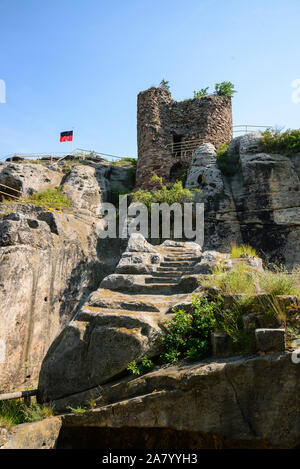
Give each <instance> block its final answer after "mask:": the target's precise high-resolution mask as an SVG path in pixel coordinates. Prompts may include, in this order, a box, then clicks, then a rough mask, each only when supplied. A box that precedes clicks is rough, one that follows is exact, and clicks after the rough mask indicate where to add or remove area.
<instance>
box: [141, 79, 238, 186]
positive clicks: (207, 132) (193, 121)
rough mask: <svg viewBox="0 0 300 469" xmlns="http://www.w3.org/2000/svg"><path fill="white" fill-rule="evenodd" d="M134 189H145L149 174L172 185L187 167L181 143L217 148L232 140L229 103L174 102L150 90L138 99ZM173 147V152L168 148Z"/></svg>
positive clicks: (209, 98) (161, 90) (219, 100)
mask: <svg viewBox="0 0 300 469" xmlns="http://www.w3.org/2000/svg"><path fill="white" fill-rule="evenodd" d="M137 125H138V129H137V130H138V165H137V174H136V185H137V187H139V188H140V187H143V188H147V187H149V180H150V178H151V175H153V173H156V174H157V175H159V176H161V177H163V179H164V181H165V182H172V181H174V180H175V179H176V178H178V176H180V174H181V173H183V171H184V169H185V168H186V167H187V166H188V165H189V164H190V163H191V159H192V152H188V151H187V152H185V151H184V150H183V149H184V148H185V142H187V141H191V140H197V142H198V145H199V144H200V143H204V142H205V143H212V144H213V145H215V146H216V147H219V146H220V145H222V144H223V143H225V142H228V141H230V140H231V138H232V109H231V99H230V98H229V97H226V96H207V97H204V98H201V99H188V100H185V101H182V102H176V101H174V100H173V99H172V97H171V93H170V92H169V91H168V90H167V89H164V88H150V89H148V90H146V91H142V92H141V93H139V95H138V123H137ZM178 140H179V141H180V142H179V143H177V147H176V150H177V151H176V152H174V151H173V152H172V144H173V143H174V141H175V143H176V141H178Z"/></svg>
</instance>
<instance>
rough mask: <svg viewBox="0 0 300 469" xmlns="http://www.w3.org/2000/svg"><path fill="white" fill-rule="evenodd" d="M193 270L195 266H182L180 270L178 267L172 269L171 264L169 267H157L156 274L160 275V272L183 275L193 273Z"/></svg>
mask: <svg viewBox="0 0 300 469" xmlns="http://www.w3.org/2000/svg"><path fill="white" fill-rule="evenodd" d="M193 268H194V266H191V267H189V266H180V268H179V267H178V266H176V267H172V266H171V267H170V266H169V264H168V267H161V266H159V267H157V271H156V273H159V272H170V273H171V272H172V273H173V272H178V273H180V274H183V273H185V272H186V273H189V272H191V271H192V270H193Z"/></svg>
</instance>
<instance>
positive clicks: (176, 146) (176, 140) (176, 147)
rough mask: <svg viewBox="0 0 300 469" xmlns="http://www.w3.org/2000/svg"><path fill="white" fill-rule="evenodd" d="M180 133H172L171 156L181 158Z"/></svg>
mask: <svg viewBox="0 0 300 469" xmlns="http://www.w3.org/2000/svg"><path fill="white" fill-rule="evenodd" d="M182 138H183V136H182V135H173V156H174V157H175V158H181V155H182Z"/></svg>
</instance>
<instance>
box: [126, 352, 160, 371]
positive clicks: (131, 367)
mask: <svg viewBox="0 0 300 469" xmlns="http://www.w3.org/2000/svg"><path fill="white" fill-rule="evenodd" d="M153 366H154V365H153V362H152V361H151V360H150V359H149V358H148V357H147V356H144V357H143V358H142V361H141V362H140V363H137V362H136V361H135V360H133V361H132V362H130V363H129V364H128V366H127V370H128V371H131V373H132V374H133V375H140V374H142V373H146V372H147V371H150V370H151V368H153Z"/></svg>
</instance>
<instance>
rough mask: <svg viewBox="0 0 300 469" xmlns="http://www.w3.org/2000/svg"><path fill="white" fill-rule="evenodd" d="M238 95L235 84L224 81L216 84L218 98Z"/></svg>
mask: <svg viewBox="0 0 300 469" xmlns="http://www.w3.org/2000/svg"><path fill="white" fill-rule="evenodd" d="M235 93H236V90H235V89H234V84H233V83H231V81H222V82H221V83H216V84H215V94H217V95H218V96H229V97H230V98H231V97H232V96H233V95H234V94H235Z"/></svg>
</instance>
